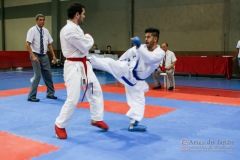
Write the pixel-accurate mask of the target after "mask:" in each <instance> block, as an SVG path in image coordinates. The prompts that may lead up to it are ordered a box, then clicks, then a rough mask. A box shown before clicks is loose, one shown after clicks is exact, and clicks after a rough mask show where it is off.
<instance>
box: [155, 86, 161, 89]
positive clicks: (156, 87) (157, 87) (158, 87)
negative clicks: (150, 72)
mask: <svg viewBox="0 0 240 160" xmlns="http://www.w3.org/2000/svg"><path fill="white" fill-rule="evenodd" d="M161 88H162V86H161V85H159V86H155V87H153V89H161Z"/></svg>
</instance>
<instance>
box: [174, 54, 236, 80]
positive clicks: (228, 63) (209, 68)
mask: <svg viewBox="0 0 240 160" xmlns="http://www.w3.org/2000/svg"><path fill="white" fill-rule="evenodd" d="M175 72H179V73H189V74H223V75H225V76H226V77H227V78H228V79H231V74H232V57H207V56H177V63H176V67H175Z"/></svg>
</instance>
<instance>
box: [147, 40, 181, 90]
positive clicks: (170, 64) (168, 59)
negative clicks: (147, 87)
mask: <svg viewBox="0 0 240 160" xmlns="http://www.w3.org/2000/svg"><path fill="white" fill-rule="evenodd" d="M161 48H162V49H163V50H164V51H165V53H166V56H165V58H164V59H163V60H162V62H160V65H159V68H158V69H156V70H155V71H154V72H153V73H152V75H153V80H154V84H155V87H153V89H160V88H161V83H160V81H159V79H158V76H159V74H160V73H162V72H166V74H167V77H168V80H169V84H170V85H169V88H168V90H173V72H174V66H175V64H176V61H177V59H176V56H175V54H174V53H173V52H172V51H170V50H168V44H167V43H166V42H164V43H162V45H161Z"/></svg>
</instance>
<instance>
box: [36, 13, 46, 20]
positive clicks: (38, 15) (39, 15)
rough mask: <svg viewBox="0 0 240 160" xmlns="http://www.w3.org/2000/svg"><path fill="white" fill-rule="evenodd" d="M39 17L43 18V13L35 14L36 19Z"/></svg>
mask: <svg viewBox="0 0 240 160" xmlns="http://www.w3.org/2000/svg"><path fill="white" fill-rule="evenodd" d="M39 17H43V18H44V19H45V16H44V15H43V14H37V15H36V20H38V18H39Z"/></svg>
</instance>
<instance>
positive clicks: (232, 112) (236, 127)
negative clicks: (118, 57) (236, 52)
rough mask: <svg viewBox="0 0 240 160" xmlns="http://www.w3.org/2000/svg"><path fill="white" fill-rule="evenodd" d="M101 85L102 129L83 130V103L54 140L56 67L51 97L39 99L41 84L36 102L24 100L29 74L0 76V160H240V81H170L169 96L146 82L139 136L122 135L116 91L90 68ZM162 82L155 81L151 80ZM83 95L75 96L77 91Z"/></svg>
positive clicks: (60, 86)
mask: <svg viewBox="0 0 240 160" xmlns="http://www.w3.org/2000/svg"><path fill="white" fill-rule="evenodd" d="M95 72H96V75H97V77H98V79H99V81H100V83H101V84H102V89H103V94H104V103H105V114H104V120H105V121H106V122H107V123H108V125H109V127H110V129H109V131H108V132H103V131H101V130H99V129H98V128H96V127H93V126H91V125H90V112H89V104H88V102H87V101H86V100H85V101H84V102H83V103H80V102H79V104H78V105H77V108H76V110H75V112H74V115H73V117H72V119H71V121H70V124H69V126H68V127H67V128H66V129H67V133H68V139H66V140H59V139H57V138H56V137H55V131H54V121H55V119H56V117H57V116H58V114H59V112H60V109H61V106H62V105H63V103H64V101H65V99H66V89H65V86H64V82H63V71H62V69H61V68H60V69H53V81H54V86H55V89H56V96H57V97H58V99H57V100H50V99H47V98H46V87H45V86H44V83H43V81H42V80H41V82H40V84H39V88H38V95H37V98H39V99H40V102H38V103H33V102H28V101H27V95H28V92H29V90H30V78H31V77H32V76H33V71H32V70H19V71H7V70H5V71H1V72H0V77H1V78H0V113H1V116H0V159H1V160H28V159H32V160H79V159H82V160H93V159H94V160H136V159H138V160H183V159H190V160H238V159H239V157H240V152H239V150H240V138H239V136H240V80H239V79H232V80H227V79H225V78H200V77H191V78H190V77H183V76H175V82H176V88H175V90H174V91H168V90H166V89H159V90H152V89H151V88H152V87H153V80H152V77H149V78H148V79H147V82H148V83H149V85H150V91H149V92H148V93H146V111H145V115H144V119H143V120H142V122H141V124H143V125H146V126H147V127H148V128H147V131H146V132H140V133H139V132H129V131H128V130H127V128H128V124H129V119H128V118H127V117H126V116H125V113H126V111H127V110H128V108H129V107H128V105H127V103H126V97H125V91H124V87H123V86H122V85H121V84H119V83H117V81H116V80H115V79H114V78H113V77H112V76H111V75H110V74H108V73H105V72H99V71H95ZM159 78H160V81H161V82H162V81H163V79H162V77H159ZM82 93H83V92H82Z"/></svg>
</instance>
